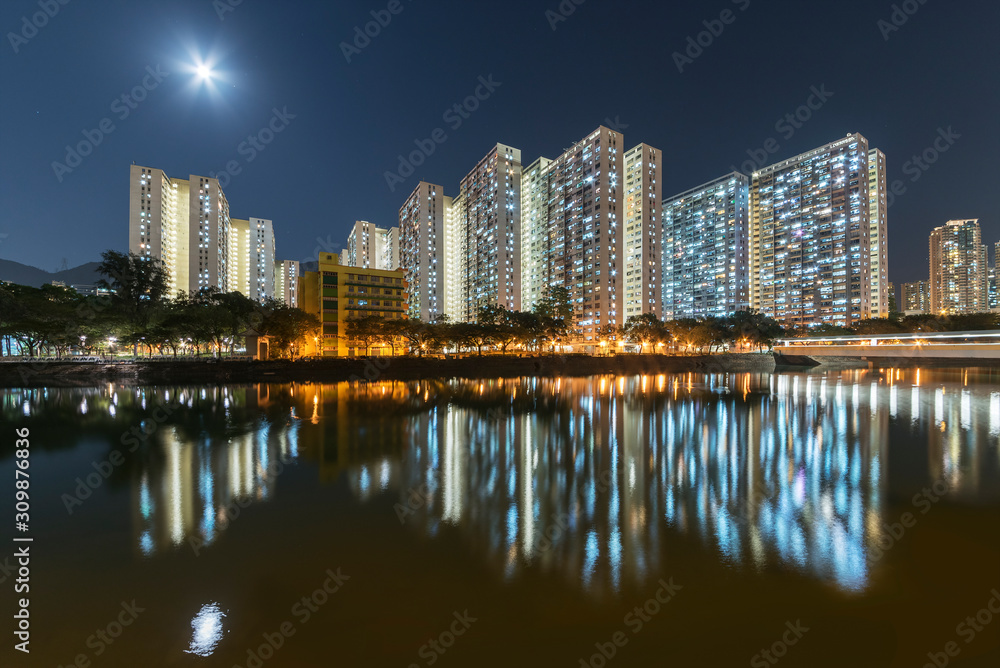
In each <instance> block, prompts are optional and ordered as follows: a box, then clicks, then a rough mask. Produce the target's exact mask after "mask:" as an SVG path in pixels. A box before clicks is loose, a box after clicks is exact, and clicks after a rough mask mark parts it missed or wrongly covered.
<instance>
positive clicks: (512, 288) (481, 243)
mask: <svg viewBox="0 0 1000 668" xmlns="http://www.w3.org/2000/svg"><path fill="white" fill-rule="evenodd" d="M450 215H451V220H450V224H449V225H448V233H449V235H450V236H451V237H452V239H450V241H451V247H452V248H453V249H454V251H455V253H454V255H452V256H451V257H453V258H454V267H455V269H456V270H457V273H456V274H455V276H454V280H453V282H452V286H451V290H452V291H455V290H457V291H458V293H457V295H454V296H453V300H455V299H457V301H455V306H456V308H457V311H454V312H452V313H450V314H449V315H451V316H453V317H454V318H456V319H457V320H460V321H462V322H474V321H475V320H476V318H477V317H478V314H479V310H480V309H481V308H483V307H485V306H504V307H506V308H508V309H510V310H513V311H519V310H520V309H521V151H520V150H519V149H516V148H512V147H510V146H506V145H504V144H497V145H496V146H494V147H493V148H491V149H490V151H489V153H487V154H486V156H485V157H483V159H482V160H480V161H479V163H478V164H477V165H476V166H475V167H474V168H473V169H472V171H471V172H469V173H468V174H467V175H466V176H465V178H464V179H462V182H461V184H460V185H459V194H458V196H457V197H455V198H454V200H453V202H452V210H451V212H450Z"/></svg>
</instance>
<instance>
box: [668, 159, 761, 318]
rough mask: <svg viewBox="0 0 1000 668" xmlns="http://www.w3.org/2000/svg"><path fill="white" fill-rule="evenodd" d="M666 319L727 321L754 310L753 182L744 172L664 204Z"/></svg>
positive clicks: (673, 198) (678, 196)
mask: <svg viewBox="0 0 1000 668" xmlns="http://www.w3.org/2000/svg"><path fill="white" fill-rule="evenodd" d="M662 230H663V242H662V254H663V271H662V299H663V317H664V319H666V320H676V319H678V318H702V317H708V316H715V317H722V316H726V315H729V314H730V313H733V312H735V311H740V310H746V309H747V308H748V307H749V305H750V294H749V293H750V274H749V258H750V243H749V241H750V240H749V231H750V178H749V177H748V176H746V175H744V174H740V173H739V172H733V173H732V174H727V175H726V176H723V177H720V178H718V179H715V180H714V181H709V182H708V183H705V184H703V185H700V186H698V187H696V188H692V189H691V190H688V191H686V192H683V193H681V194H679V195H675V196H673V197H671V198H670V199H668V200H666V201H664V202H663V225H662Z"/></svg>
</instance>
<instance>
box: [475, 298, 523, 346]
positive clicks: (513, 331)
mask: <svg viewBox="0 0 1000 668" xmlns="http://www.w3.org/2000/svg"><path fill="white" fill-rule="evenodd" d="M517 316H518V312H517V311H511V310H509V309H508V308H507V307H506V306H503V305H502V304H490V305H489V306H484V307H482V308H480V309H479V314H478V317H477V321H478V324H479V326H480V327H483V328H484V329H485V330H487V331H488V333H489V335H490V339H491V340H492V342H493V343H495V344H496V345H498V346H500V352H502V353H503V354H507V348H508V347H509V346H510V345H511V344H512V343H514V342H515V341H517V340H518V339H519V338H520V335H519V328H520V323H521V320H520V319H519V318H518V317H517Z"/></svg>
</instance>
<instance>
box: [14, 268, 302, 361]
mask: <svg viewBox="0 0 1000 668" xmlns="http://www.w3.org/2000/svg"><path fill="white" fill-rule="evenodd" d="M101 257H102V262H101V264H100V265H99V267H98V269H97V271H98V272H99V273H100V274H101V275H102V276H103V278H102V279H101V280H100V281H99V282H98V286H99V287H101V288H104V289H106V290H107V291H108V294H105V295H99V296H93V295H81V294H79V293H77V292H76V291H75V290H72V289H70V288H65V287H60V286H55V285H45V286H42V287H41V288H34V287H29V286H24V285H16V284H12V283H0V341H3V345H2V346H0V355H4V356H9V355H13V354H16V353H15V350H14V346H15V345H16V346H17V347H18V348H19V350H20V352H21V353H23V354H25V355H27V356H28V357H37V356H41V355H53V354H54V355H55V356H57V357H59V356H62V355H65V354H67V353H69V352H71V351H78V352H82V353H85V354H106V353H111V352H114V351H116V350H122V349H125V350H129V349H130V350H131V351H132V354H133V355H143V354H145V355H152V354H154V353H157V354H161V355H172V356H177V355H178V353H182V354H194V355H201V354H203V353H204V354H213V355H216V356H218V355H221V354H223V353H228V354H230V355H232V354H233V352H234V351H235V349H236V348H237V347H240V346H241V345H242V344H243V342H244V340H245V337H246V336H247V335H248V334H258V335H261V336H268V337H270V340H271V347H272V349H274V350H275V351H276V352H277V353H278V354H288V353H293V352H294V351H295V348H296V347H297V346H298V345H299V343H300V342H301V341H302V340H304V339H305V338H306V337H307V336H311V335H315V334H317V333H318V332H319V330H320V322H319V319H318V318H317V317H316V316H315V315H311V314H307V313H305V312H304V311H302V310H300V309H297V308H292V307H289V306H286V305H285V304H284V303H282V302H279V301H276V300H273V299H268V300H266V301H264V302H256V301H254V300H252V299H249V298H248V297H246V296H244V295H242V294H240V293H238V292H228V293H223V292H220V291H219V290H218V289H216V288H206V289H203V290H201V291H199V292H197V293H195V294H191V295H187V294H183V293H182V294H181V295H180V296H178V297H177V298H176V299H171V298H169V297H168V296H167V289H168V286H167V276H166V273H165V271H164V269H163V266H162V264H161V263H160V261H159V260H156V259H148V258H142V257H140V256H138V255H135V254H132V253H129V254H125V253H119V252H116V251H107V252H105V253H103V254H102V256H101Z"/></svg>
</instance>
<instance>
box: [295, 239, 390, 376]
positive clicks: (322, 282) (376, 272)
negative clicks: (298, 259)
mask: <svg viewBox="0 0 1000 668" xmlns="http://www.w3.org/2000/svg"><path fill="white" fill-rule="evenodd" d="M340 260H341V258H339V257H338V255H337V254H336V253H321V254H320V256H319V267H318V271H307V272H305V273H304V274H303V275H302V277H301V278H300V279H299V288H298V293H299V295H300V296H301V300H302V305H301V306H300V308H302V309H303V310H304V311H306V312H307V313H314V314H316V316H317V317H318V318H319V320H320V322H322V323H323V330H322V334H321V335H319V336H317V337H315V338H314V339H313V341H312V342H311V343H310V345H308V346H307V348H306V352H305V354H307V355H320V356H323V357H354V356H356V355H364V354H365V351H364V349H363V347H361V346H360V344H359V342H357V341H352V340H350V339H349V338H348V337H347V333H346V330H347V321H348V320H353V319H359V318H364V317H370V316H375V317H379V318H383V319H385V320H399V319H404V318H406V311H407V301H406V300H407V294H406V283H405V281H404V276H403V272H401V271H386V270H382V269H365V268H362V267H349V266H346V265H342V264H340ZM402 352H403V351H402V349H400V348H397V349H396V353H397V354H398V353H402ZM368 354H370V355H380V356H386V355H390V354H392V346H382V345H378V346H374V347H371V348H369V349H368Z"/></svg>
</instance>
